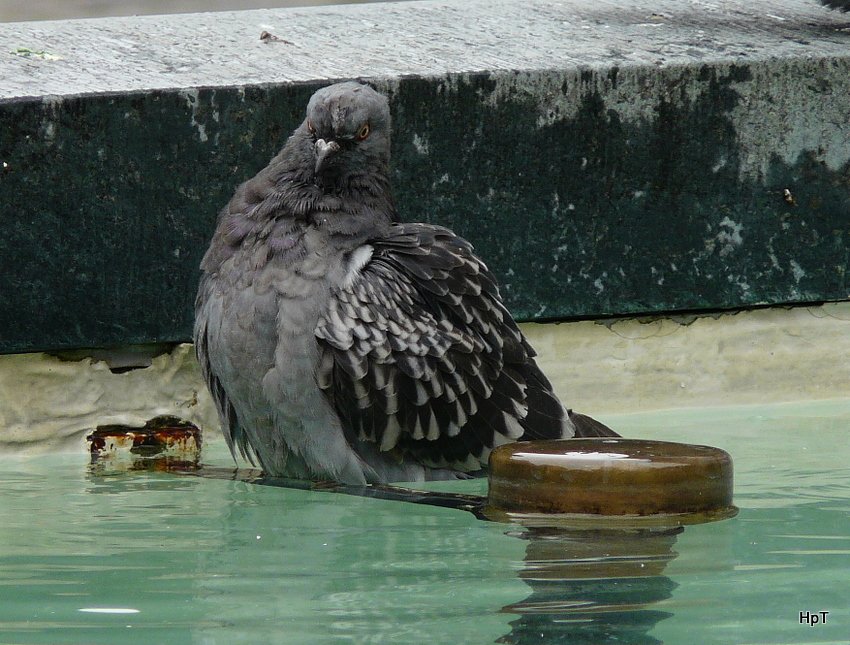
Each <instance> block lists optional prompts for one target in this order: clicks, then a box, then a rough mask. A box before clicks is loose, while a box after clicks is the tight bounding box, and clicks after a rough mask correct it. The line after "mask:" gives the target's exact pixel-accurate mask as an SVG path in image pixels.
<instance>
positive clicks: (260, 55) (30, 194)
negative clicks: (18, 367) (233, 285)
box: [0, 0, 850, 352]
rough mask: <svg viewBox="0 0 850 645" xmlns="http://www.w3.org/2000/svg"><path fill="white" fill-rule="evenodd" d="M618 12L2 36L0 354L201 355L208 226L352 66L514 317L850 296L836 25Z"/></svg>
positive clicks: (321, 12)
mask: <svg viewBox="0 0 850 645" xmlns="http://www.w3.org/2000/svg"><path fill="white" fill-rule="evenodd" d="M621 5H622V3H620V2H613V1H609V0H599V1H597V2H593V3H585V2H579V1H577V0H574V1H565V2H559V3H551V2H545V1H543V0H527V1H522V2H519V1H516V0H501V1H497V2H484V1H473V2H460V1H454V2H413V3H402V4H389V5H386V4H381V5H362V6H346V7H326V8H310V9H297V10H269V11H255V12H242V13H223V14H197V15H183V16H158V17H143V18H125V19H106V20H94V21H69V22H61V23H17V24H13V25H0V78H2V79H3V81H2V82H0V133H2V134H0V164H2V167H0V209H2V215H3V221H4V222H6V223H7V227H6V230H5V231H4V235H3V236H0V281H2V284H3V285H4V288H3V289H2V290H0V352H16V351H32V350H36V349H56V348H68V347H93V346H99V347H102V346H110V345H125V344H133V343H148V342H170V341H181V340H186V339H188V337H189V332H190V328H191V319H192V304H191V303H192V299H193V296H194V290H195V284H196V279H197V263H198V260H199V258H200V255H201V254H202V252H203V249H204V248H205V246H206V243H207V240H208V238H209V235H210V233H211V230H212V226H213V222H214V219H215V215H216V212H217V211H218V209H219V208H220V207H221V205H223V204H224V203H225V201H226V200H227V198H228V196H229V195H230V193H231V191H232V190H233V188H234V186H235V185H236V184H237V183H239V182H240V181H242V180H244V179H245V178H247V177H249V176H250V175H251V174H253V173H254V172H255V171H256V170H258V169H259V168H260V167H262V166H263V165H264V164H265V163H266V161H267V160H268V159H269V158H270V157H271V156H272V154H273V153H274V152H275V151H276V149H278V148H279V147H280V145H281V144H282V142H283V140H284V138H285V137H286V136H287V134H288V133H289V132H290V130H291V129H292V128H293V127H294V126H295V124H296V123H297V122H298V121H300V119H301V118H302V114H303V108H304V105H305V104H306V100H307V98H308V97H309V95H310V93H311V92H312V91H313V90H314V89H315V88H316V87H318V86H320V85H323V84H325V83H327V82H329V81H330V80H333V79H338V78H341V77H352V76H361V77H366V78H369V79H372V80H374V82H375V84H376V85H378V86H379V87H380V88H381V89H383V90H384V91H386V92H388V93H389V94H390V95H391V97H392V108H393V112H394V115H395V142H394V155H395V175H396V177H395V179H396V190H397V197H398V202H399V204H400V207H401V210H402V212H403V214H404V217H405V219H408V220H426V221H434V222H438V223H442V224H445V225H449V226H451V227H453V228H455V229H456V230H457V231H458V232H459V233H461V234H462V235H464V236H466V237H468V238H469V239H471V240H472V241H473V243H474V244H475V245H476V247H477V248H478V250H479V252H480V253H481V254H482V255H483V256H484V257H485V258H486V259H487V260H488V263H489V264H490V265H491V266H492V268H493V269H494V270H495V271H496V273H497V274H498V276H499V278H500V280H501V281H502V284H503V292H504V294H505V296H506V299H507V301H508V304H509V306H510V307H511V308H512V310H513V311H514V313H515V314H516V315H517V316H519V317H520V318H522V319H526V320H534V319H558V318H570V317H599V316H609V315H621V314H630V313H639V312H640V313H642V312H669V311H681V310H716V309H726V308H738V307H747V306H751V305H757V304H767V303H794V302H809V301H825V300H839V299H843V298H846V297H847V295H848V289H847V284H846V272H847V264H848V257H850V254H848V250H850V248H849V247H848V229H847V217H848V214H850V124H848V120H847V114H850V24H848V23H847V21H846V16H842V15H841V14H836V13H831V12H829V11H827V10H826V9H824V8H822V7H819V6H818V5H817V4H816V3H813V2H810V1H809V0H787V1H786V0H783V1H780V0H766V1H765V2H763V3H759V4H758V5H754V4H753V3H750V2H747V1H746V0H728V1H726V2H720V3H718V2H710V3H709V2H691V3H681V2H679V1H678V0H651V1H650V0H641V1H640V2H636V3H631V4H630V6H629V7H627V8H624V7H622V6H621ZM263 30H265V31H268V32H270V33H272V34H274V35H276V36H277V37H278V38H279V39H278V40H270V41H268V42H263V41H260V39H259V35H260V32H261V31H263ZM10 223H11V224H10Z"/></svg>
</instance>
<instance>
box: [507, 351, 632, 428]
mask: <svg viewBox="0 0 850 645" xmlns="http://www.w3.org/2000/svg"><path fill="white" fill-rule="evenodd" d="M532 351H533V350H532ZM525 381H526V387H527V390H526V396H527V403H528V414H527V415H526V417H525V419H523V421H522V425H523V427H524V428H525V433H524V434H523V435H522V439H521V440H522V441H530V440H535V439H537V440H540V439H570V438H572V437H576V438H582V437H619V436H620V435H618V434H617V433H616V432H614V431H613V430H611V428H609V427H608V426H606V425H605V424H604V423H600V422H599V421H597V420H596V419H593V418H591V417H588V416H586V415H584V414H579V413H578V412H573V411H572V410H568V409H565V408H564V406H563V405H562V404H561V402H560V401H559V400H558V397H557V396H555V394H554V392H553V391H552V385H551V383H550V382H549V380H548V379H547V378H546V376H545V375H544V374H543V372H542V371H540V368H539V367H537V364H536V363H535V362H534V359H533V358H529V359H528V362H527V363H526V365H525Z"/></svg>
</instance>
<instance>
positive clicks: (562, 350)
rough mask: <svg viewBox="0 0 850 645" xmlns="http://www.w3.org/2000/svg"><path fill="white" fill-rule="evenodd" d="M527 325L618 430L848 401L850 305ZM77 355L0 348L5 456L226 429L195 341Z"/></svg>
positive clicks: (568, 389) (544, 358) (546, 358)
mask: <svg viewBox="0 0 850 645" xmlns="http://www.w3.org/2000/svg"><path fill="white" fill-rule="evenodd" d="M523 329H524V331H525V333H526V334H527V335H528V337H529V339H530V340H531V342H532V344H533V345H534V347H535V349H537V351H538V353H539V361H540V365H541V367H542V368H543V371H544V372H545V373H546V374H547V375H548V376H549V378H550V379H551V380H552V383H553V385H554V387H555V390H556V392H557V393H558V394H559V396H561V398H562V400H563V401H564V402H565V403H567V404H568V405H571V406H573V407H575V408H576V409H577V410H580V411H582V412H586V413H588V414H592V415H594V416H597V417H599V418H601V419H603V420H606V421H608V420H610V421H611V422H612V423H615V425H614V426H613V427H615V428H619V427H621V426H622V427H623V428H633V427H634V424H632V423H631V422H630V421H628V420H623V419H622V415H624V414H629V415H630V414H634V413H645V412H652V411H657V410H660V409H674V408H711V407H716V406H735V405H752V404H759V405H770V404H774V403H782V402H788V401H813V400H827V399H846V398H847V383H848V381H850V364H848V362H847V361H846V360H845V358H844V357H846V356H847V355H850V303H841V304H833V305H824V306H820V307H797V308H793V309H765V310H759V311H752V312H742V313H739V314H734V315H731V314H726V315H719V316H717V317H699V318H695V319H694V318H691V319H686V318H679V319H671V318H661V319H657V320H654V321H651V322H641V321H639V320H619V321H616V322H613V323H611V324H607V325H605V324H599V323H594V322H592V321H582V322H574V323H563V324H546V325H539V324H526V325H524V326H523ZM70 358H73V357H70V356H67V357H66V360H62V359H59V358H56V357H54V356H49V355H46V354H17V355H11V356H0V453H2V452H40V451H49V450H56V449H67V450H74V451H79V450H81V449H82V448H83V446H84V437H85V435H86V434H87V432H88V431H90V430H91V429H93V428H94V427H96V426H97V425H102V424H107V423H127V424H131V425H139V426H141V425H143V424H144V423H145V422H146V421H147V420H149V419H151V418H153V417H155V416H158V415H160V414H171V415H175V416H178V417H182V418H184V419H187V420H190V421H193V422H195V423H197V424H198V425H199V426H201V427H202V428H203V429H204V430H206V431H211V432H208V433H207V435H206V436H207V437H208V438H211V437H214V436H216V431H217V429H218V421H217V418H216V414H215V411H214V408H213V405H212V402H211V400H210V397H209V395H208V393H207V390H206V387H205V386H204V384H203V382H202V380H201V377H200V373H199V371H198V367H197V365H196V363H195V360H194V352H193V351H192V347H191V345H179V346H177V347H176V348H174V349H173V350H172V351H171V352H169V353H165V354H161V355H159V356H156V357H155V358H153V360H152V361H151V364H150V366H149V367H146V368H144V369H136V370H132V371H129V372H124V373H113V371H111V370H110V363H111V364H112V366H113V367H114V366H115V365H116V362H115V361H116V360H118V361H120V363H119V364H123V363H124V362H125V357H124V356H122V355H121V354H120V353H118V354H115V355H112V356H110V353H109V352H101V353H98V354H97V355H96V356H95V358H79V357H77V360H67V359H70ZM845 407H846V406H845ZM652 418H654V417H647V419H648V421H647V423H651V419H652ZM631 436H640V434H639V433H637V434H635V433H634V432H632V434H631ZM706 441H707V439H706Z"/></svg>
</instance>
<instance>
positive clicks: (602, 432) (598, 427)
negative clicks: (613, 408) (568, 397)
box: [567, 410, 620, 439]
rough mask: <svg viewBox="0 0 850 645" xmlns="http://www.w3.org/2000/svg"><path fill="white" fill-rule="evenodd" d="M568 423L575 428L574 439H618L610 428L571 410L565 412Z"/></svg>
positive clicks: (617, 435)
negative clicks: (571, 423)
mask: <svg viewBox="0 0 850 645" xmlns="http://www.w3.org/2000/svg"><path fill="white" fill-rule="evenodd" d="M567 414H569V417H570V421H572V422H573V426H575V435H574V436H575V437H576V438H577V439H578V438H581V437H619V436H620V435H619V434H617V433H616V432H614V431H613V430H612V429H611V428H609V427H608V426H606V425H605V424H604V423H601V422H600V421H597V420H596V419H594V418H592V417H589V416H587V415H584V414H579V413H578V412H573V411H572V410H567Z"/></svg>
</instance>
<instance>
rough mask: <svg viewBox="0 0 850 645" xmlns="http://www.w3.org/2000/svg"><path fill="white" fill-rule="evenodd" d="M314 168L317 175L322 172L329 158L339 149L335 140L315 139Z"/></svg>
mask: <svg viewBox="0 0 850 645" xmlns="http://www.w3.org/2000/svg"><path fill="white" fill-rule="evenodd" d="M315 150H316V169H315V173H316V174H317V175H319V174H321V173H322V170H324V169H325V167H326V166H327V165H328V162H330V160H331V159H333V158H334V157H335V156H336V153H338V152H339V151H340V146H339V144H338V143H337V142H336V141H325V140H324V139H319V140H318V141H316V148H315Z"/></svg>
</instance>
